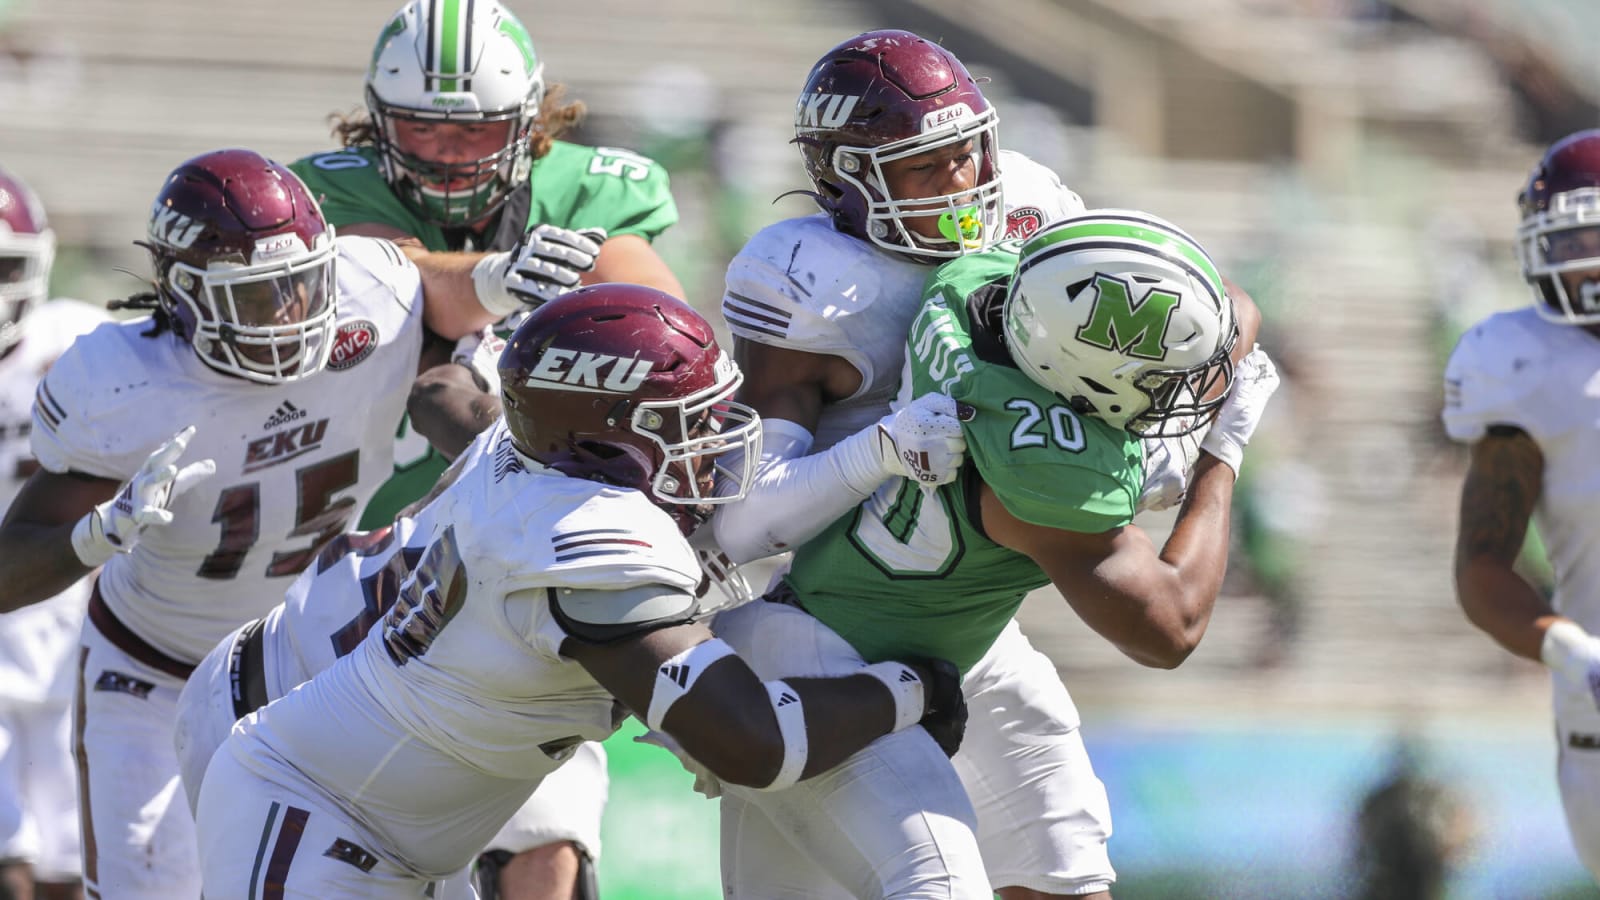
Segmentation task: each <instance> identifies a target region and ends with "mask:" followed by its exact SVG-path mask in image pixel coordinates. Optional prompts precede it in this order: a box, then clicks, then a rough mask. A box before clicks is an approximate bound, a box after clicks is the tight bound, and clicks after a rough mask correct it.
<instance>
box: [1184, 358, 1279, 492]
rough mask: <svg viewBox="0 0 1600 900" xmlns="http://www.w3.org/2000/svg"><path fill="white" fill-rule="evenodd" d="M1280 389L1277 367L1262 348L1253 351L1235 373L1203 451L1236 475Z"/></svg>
mask: <svg viewBox="0 0 1600 900" xmlns="http://www.w3.org/2000/svg"><path fill="white" fill-rule="evenodd" d="M1277 389H1278V367H1277V366H1276V365H1273V362H1272V359H1271V357H1269V356H1267V351H1265V350H1263V349H1261V347H1260V345H1257V346H1255V347H1253V348H1251V350H1250V352H1249V353H1247V354H1245V357H1244V359H1241V360H1239V366H1238V368H1236V369H1235V370H1234V373H1233V387H1232V388H1230V389H1229V391H1228V399H1227V400H1225V401H1223V403H1222V408H1221V409H1219V410H1217V417H1216V419H1215V420H1213V421H1212V423H1211V430H1210V431H1209V432H1207V434H1206V437H1205V440H1203V441H1201V442H1200V449H1201V450H1204V451H1205V452H1207V453H1209V454H1211V455H1212V456H1215V457H1216V458H1217V459H1220V460H1222V461H1223V462H1225V463H1227V464H1228V467H1229V468H1231V469H1233V471H1234V474H1238V472H1239V464H1240V463H1241V462H1243V461H1244V447H1245V445H1246V444H1248V443H1250V436H1251V435H1252V434H1255V431H1256V425H1258V424H1260V422H1261V413H1262V411H1263V410H1265V409H1266V408H1267V401H1268V400H1270V399H1272V392H1273V391H1276V390H1277Z"/></svg>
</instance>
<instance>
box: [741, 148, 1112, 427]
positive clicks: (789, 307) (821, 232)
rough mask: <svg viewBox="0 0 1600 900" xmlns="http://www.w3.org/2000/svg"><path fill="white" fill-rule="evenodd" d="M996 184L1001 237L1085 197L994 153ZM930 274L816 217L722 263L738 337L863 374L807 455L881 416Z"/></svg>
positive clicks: (1058, 214) (831, 411) (781, 226)
mask: <svg viewBox="0 0 1600 900" xmlns="http://www.w3.org/2000/svg"><path fill="white" fill-rule="evenodd" d="M1000 178H1001V184H1002V195H1003V196H1004V198H1005V207H1006V225H1007V231H1006V234H1007V236H1008V237H1011V238H1024V237H1027V236H1029V235H1031V234H1033V233H1034V232H1035V231H1038V230H1039V228H1041V227H1042V226H1043V225H1044V224H1045V223H1047V222H1051V221H1054V220H1056V219H1060V218H1064V217H1066V216H1068V215H1072V214H1074V213H1078V212H1082V211H1083V201H1082V200H1081V199H1079V197H1078V195H1077V194H1075V193H1073V192H1072V191H1071V190H1070V189H1068V188H1067V187H1065V186H1064V185H1062V184H1061V181H1060V179H1058V178H1057V177H1056V175H1055V173H1054V172H1051V171H1050V170H1049V169H1048V168H1046V167H1044V166H1041V165H1039V164H1038V163H1036V162H1034V161H1033V160H1031V159H1029V158H1027V157H1026V156H1023V155H1022V154H1020V153H1013V152H1011V151H1009V150H1002V151H1001V152H1000ZM934 268H935V267H934V266H931V265H925V264H922V263H916V262H912V261H910V260H908V259H904V258H902V257H899V256H896V255H894V254H892V253H887V252H885V251H882V250H879V249H878V248H876V247H874V246H873V245H872V244H870V243H868V242H866V241H863V240H858V239H856V238H853V237H851V236H849V235H847V234H841V233H839V232H838V231H836V230H834V228H833V224H832V222H831V221H830V220H829V218H828V216H827V215H826V214H823V213H816V214H814V215H810V216H803V217H800V218H795V219H786V220H784V221H782V222H778V223H775V224H773V225H769V226H767V227H766V228H764V229H762V230H761V231H760V232H758V233H757V234H756V235H755V236H754V237H752V238H751V239H750V240H749V242H747V243H746V244H745V246H744V248H743V249H741V250H740V251H739V255H738V256H736V257H734V259H733V262H732V263H731V264H729V266H728V274H727V291H726V293H725V294H724V295H723V298H722V315H723V318H724V319H726V320H727V322H728V328H729V330H730V331H732V332H733V334H734V335H735V336H736V337H739V338H741V339H743V340H747V341H754V342H756V343H760V344H769V345H771V346H774V347H782V348H785V349H789V350H799V351H801V352H804V353H819V354H831V355H834V356H840V357H843V358H844V359H845V360H847V361H849V362H850V363H851V364H852V365H854V366H855V367H856V370H857V371H859V372H860V373H861V387H860V389H859V390H857V391H856V393H855V394H854V395H853V396H850V397H847V398H845V399H843V400H840V401H838V402H836V403H830V404H827V405H825V406H824V407H823V409H822V413H821V417H820V418H819V419H818V421H817V428H816V435H815V437H816V440H815V442H814V443H813V444H812V449H811V451H810V452H812V453H817V452H820V451H822V450H826V449H827V448H829V447H831V446H833V445H834V444H835V443H837V442H838V441H839V440H840V439H842V438H845V437H848V436H849V435H851V434H854V433H855V432H857V431H860V430H861V429H863V428H865V427H867V426H868V425H870V424H872V423H873V422H876V421H877V420H878V419H880V418H882V417H883V414H884V413H885V412H887V411H888V409H889V403H890V401H892V400H893V399H894V397H895V391H896V388H897V386H898V385H899V382H900V366H901V362H902V360H903V359H904V357H905V348H906V329H907V327H908V326H910V324H911V319H912V317H914V316H915V315H916V314H917V310H918V309H919V308H920V307H921V306H922V289H923V285H924V284H925V283H926V282H927V280H928V278H929V276H930V275H932V273H933V271H934Z"/></svg>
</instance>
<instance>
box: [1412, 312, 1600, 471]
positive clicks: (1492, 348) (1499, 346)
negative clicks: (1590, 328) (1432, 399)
mask: <svg viewBox="0 0 1600 900" xmlns="http://www.w3.org/2000/svg"><path fill="white" fill-rule="evenodd" d="M1571 328H1572V326H1568V325H1558V324H1555V323H1552V322H1545V321H1544V320H1542V319H1540V318H1539V317H1538V313H1537V312H1535V311H1534V310H1533V309H1532V308H1531V307H1529V308H1526V309H1521V310H1516V311H1513V312H1501V313H1496V314H1494V315H1492V316H1490V317H1488V318H1487V319H1484V320H1483V321H1481V322H1479V323H1478V324H1476V325H1474V326H1472V327H1471V328H1469V329H1468V330H1467V331H1466V333H1465V334H1463V335H1462V336H1461V339H1460V341H1458V342H1457V343H1456V348H1455V350H1454V351H1453V352H1452V353H1451V354H1450V362H1449V364H1448V365H1446V367H1445V373H1444V412H1443V414H1442V415H1443V419H1444V426H1445V431H1447V432H1448V433H1449V434H1450V437H1451V438H1453V439H1455V440H1457V441H1461V442H1462V443H1473V442H1476V441H1477V440H1479V439H1480V438H1482V437H1483V435H1484V433H1485V432H1486V431H1487V430H1488V429H1489V427H1490V426H1492V425H1512V426H1515V427H1517V428H1521V429H1522V430H1524V431H1526V432H1528V433H1529V434H1530V435H1532V436H1534V437H1535V438H1537V437H1538V436H1539V432H1540V431H1541V430H1542V429H1541V428H1540V427H1539V425H1540V421H1541V418H1542V413H1543V412H1544V410H1545V408H1546V407H1547V406H1548V405H1549V404H1550V403H1552V402H1557V401H1554V400H1551V399H1547V398H1544V397H1543V396H1542V394H1543V392H1542V390H1541V385H1542V383H1543V381H1544V379H1545V377H1546V376H1547V374H1548V373H1549V372H1550V370H1551V366H1552V365H1554V364H1556V361H1557V357H1559V355H1560V354H1558V353H1553V352H1552V348H1551V346H1550V339H1551V338H1563V337H1568V336H1569V335H1567V334H1565V333H1564V332H1563V331H1557V330H1556V329H1571ZM1582 336H1583V337H1585V338H1587V335H1582Z"/></svg>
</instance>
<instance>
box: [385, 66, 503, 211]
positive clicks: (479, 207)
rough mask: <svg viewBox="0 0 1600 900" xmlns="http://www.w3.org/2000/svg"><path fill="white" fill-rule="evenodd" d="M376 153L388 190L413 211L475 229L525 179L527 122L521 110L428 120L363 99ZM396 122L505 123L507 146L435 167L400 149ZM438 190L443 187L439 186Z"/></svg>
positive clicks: (462, 114)
mask: <svg viewBox="0 0 1600 900" xmlns="http://www.w3.org/2000/svg"><path fill="white" fill-rule="evenodd" d="M368 107H369V108H370V109H371V110H372V116H373V130H374V132H375V136H376V140H377V144H378V151H379V152H380V153H382V154H383V155H384V157H385V159H386V160H387V161H388V165H389V168H390V169H391V170H392V172H393V176H394V180H393V182H392V184H393V187H394V189H395V191H396V192H397V193H399V194H400V195H401V198H402V199H404V200H405V201H406V202H407V203H408V204H409V205H410V206H411V207H412V208H413V209H414V210H416V211H417V212H418V213H420V214H422V216H423V217H424V218H426V219H427V220H428V221H430V222H432V223H433V224H435V225H441V226H444V227H459V226H464V225H471V224H474V223H476V222H478V221H480V220H482V219H484V218H487V217H488V216H490V215H492V214H493V213H494V212H495V210H497V209H499V208H500V205H501V204H502V203H504V202H505V199H506V197H507V196H509V195H510V194H511V192H512V191H513V190H514V189H515V188H516V187H517V186H518V185H519V184H521V183H522V182H524V181H526V180H527V178H528V167H529V160H528V157H527V154H526V152H525V151H526V147H527V138H528V131H529V129H530V127H531V117H524V115H523V108H522V107H517V108H516V109H509V110H497V111H492V112H487V113H480V112H477V111H471V112H464V113H458V114H449V113H447V114H444V115H433V114H429V113H421V112H417V111H415V110H410V109H402V108H397V107H393V106H390V105H389V104H386V103H383V102H382V101H380V100H379V99H378V98H377V97H376V96H371V95H370V94H369V97H368ZM396 122H422V123H427V124H430V125H467V124H473V125H481V124H494V123H498V122H504V123H509V124H508V126H507V129H506V132H507V133H506V143H505V145H504V146H503V147H502V148H501V149H500V150H498V151H496V152H495V153H492V154H490V155H489V156H484V157H480V158H478V159H476V160H471V161H468V162H460V163H439V162H434V161H431V160H426V159H423V158H422V157H420V156H417V155H415V154H413V153H410V152H408V151H407V150H405V149H404V148H403V147H401V146H400V142H399V141H398V140H397V138H396V135H395V129H394V123H396ZM452 181H466V182H468V183H469V184H470V186H469V187H464V188H458V189H451V188H449V187H448V185H449V184H450V183H451V182H452ZM440 185H443V186H440Z"/></svg>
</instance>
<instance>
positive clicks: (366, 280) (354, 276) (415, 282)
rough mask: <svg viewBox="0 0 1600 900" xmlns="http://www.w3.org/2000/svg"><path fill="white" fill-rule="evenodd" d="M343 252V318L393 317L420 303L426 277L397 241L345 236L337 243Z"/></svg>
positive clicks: (341, 302) (341, 305) (340, 274)
mask: <svg viewBox="0 0 1600 900" xmlns="http://www.w3.org/2000/svg"><path fill="white" fill-rule="evenodd" d="M334 244H335V246H336V247H337V248H338V251H339V265H338V270H337V271H338V280H339V317H340V318H341V319H343V318H346V315H347V314H349V315H365V316H368V317H370V316H373V315H384V316H386V317H387V316H392V315H393V314H394V310H397V309H398V310H401V311H403V313H409V311H410V310H411V309H412V308H413V306H416V305H418V304H419V303H420V301H421V297H422V273H420V272H419V271H417V267H416V264H415V263H413V262H412V261H411V260H410V259H409V258H407V257H406V255H405V254H404V253H402V252H401V250H400V248H399V247H398V246H396V245H395V243H394V242H393V241H389V240H386V239H384V238H375V237H363V236H359V235H341V236H339V237H337V238H335V239H334Z"/></svg>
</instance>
